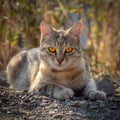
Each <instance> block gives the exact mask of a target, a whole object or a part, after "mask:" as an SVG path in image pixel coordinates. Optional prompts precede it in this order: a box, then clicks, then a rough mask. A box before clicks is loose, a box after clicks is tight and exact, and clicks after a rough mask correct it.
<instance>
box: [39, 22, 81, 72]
mask: <svg viewBox="0 0 120 120" xmlns="http://www.w3.org/2000/svg"><path fill="white" fill-rule="evenodd" d="M41 24H42V25H41V34H42V36H41V42H40V57H41V60H42V61H43V62H44V63H45V64H46V65H48V66H49V67H51V69H56V70H65V69H70V68H72V67H73V66H74V65H75V63H76V62H77V61H78V60H79V59H80V57H81V48H80V40H79V35H80V32H81V29H80V28H79V29H78V28H76V27H78V25H77V26H76V25H75V26H74V25H73V27H72V28H70V29H69V30H66V31H57V30H54V29H52V28H51V27H50V26H49V25H48V24H46V23H45V22H43V23H41ZM78 24H79V25H81V24H80V23H78ZM79 27H81V26H79ZM76 29H77V31H76ZM75 32H76V33H75Z"/></svg>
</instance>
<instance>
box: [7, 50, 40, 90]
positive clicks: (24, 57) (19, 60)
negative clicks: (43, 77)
mask: <svg viewBox="0 0 120 120" xmlns="http://www.w3.org/2000/svg"><path fill="white" fill-rule="evenodd" d="M39 64H40V60H39V48H33V49H30V50H23V51H21V52H20V53H18V54H17V55H15V56H14V57H13V58H12V59H11V60H10V61H9V63H8V66H7V69H6V73H7V79H8V81H9V82H10V84H11V85H12V87H13V88H14V89H15V90H22V89H29V86H30V81H31V80H33V79H34V77H35V75H36V74H37V71H38V67H39Z"/></svg>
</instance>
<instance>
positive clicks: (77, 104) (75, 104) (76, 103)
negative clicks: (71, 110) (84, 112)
mask: <svg viewBox="0 0 120 120" xmlns="http://www.w3.org/2000/svg"><path fill="white" fill-rule="evenodd" d="M71 106H72V107H80V108H84V109H85V108H87V107H88V103H87V102H86V101H74V102H72V103H71Z"/></svg>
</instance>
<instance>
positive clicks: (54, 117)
mask: <svg viewBox="0 0 120 120" xmlns="http://www.w3.org/2000/svg"><path fill="white" fill-rule="evenodd" d="M62 117H63V114H61V113H58V114H55V115H53V117H52V119H57V118H62ZM52 119H51V120H52Z"/></svg>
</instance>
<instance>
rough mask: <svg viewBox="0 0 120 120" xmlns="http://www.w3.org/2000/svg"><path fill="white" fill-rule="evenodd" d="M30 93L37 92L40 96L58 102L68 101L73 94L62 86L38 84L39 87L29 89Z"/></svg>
mask: <svg viewBox="0 0 120 120" xmlns="http://www.w3.org/2000/svg"><path fill="white" fill-rule="evenodd" d="M30 92H38V93H40V94H42V95H47V96H50V97H53V98H57V99H60V100H64V99H69V98H72V97H73V96H74V92H73V90H72V89H70V88H66V87H64V86H62V85H57V84H49V83H42V82H41V83H39V86H36V87H35V88H33V89H31V90H30Z"/></svg>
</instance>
